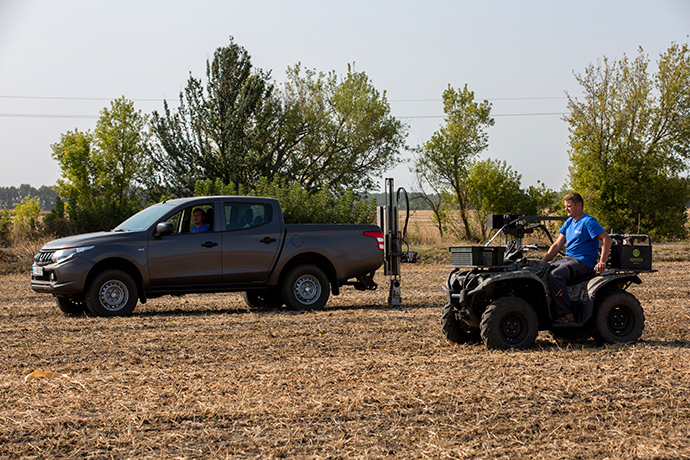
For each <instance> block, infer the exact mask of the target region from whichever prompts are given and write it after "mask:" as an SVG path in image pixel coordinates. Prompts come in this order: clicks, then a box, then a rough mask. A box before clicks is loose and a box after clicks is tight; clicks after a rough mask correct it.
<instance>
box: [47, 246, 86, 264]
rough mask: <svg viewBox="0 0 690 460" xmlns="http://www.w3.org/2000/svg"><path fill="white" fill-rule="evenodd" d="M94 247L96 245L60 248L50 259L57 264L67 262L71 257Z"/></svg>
mask: <svg viewBox="0 0 690 460" xmlns="http://www.w3.org/2000/svg"><path fill="white" fill-rule="evenodd" d="M93 248H94V246H83V247H81V248H69V249H60V250H57V251H55V253H53V255H52V257H51V258H50V261H51V262H53V263H56V264H61V263H63V262H67V261H68V260H70V259H73V258H74V257H76V256H77V254H81V253H82V252H84V251H88V250H89V249H93Z"/></svg>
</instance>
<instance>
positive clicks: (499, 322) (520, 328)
mask: <svg viewBox="0 0 690 460" xmlns="http://www.w3.org/2000/svg"><path fill="white" fill-rule="evenodd" d="M480 326H481V335H482V339H483V340H484V343H485V344H486V346H487V347H489V348H498V349H502V350H506V349H510V348H516V349H523V348H529V347H531V346H532V345H534V341H535V340H536V338H537V334H538V333H539V320H538V319H537V314H536V313H535V312H534V309H533V308H532V306H531V305H530V304H529V303H527V301H526V300H524V299H521V298H519V297H501V298H500V299H496V300H495V301H493V303H492V304H491V305H489V306H488V307H487V308H486V310H485V311H484V314H483V315H482V322H481V325H480Z"/></svg>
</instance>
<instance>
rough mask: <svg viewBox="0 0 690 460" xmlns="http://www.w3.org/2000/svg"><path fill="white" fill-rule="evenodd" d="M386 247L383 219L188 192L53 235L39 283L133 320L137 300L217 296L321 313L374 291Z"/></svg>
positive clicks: (34, 284)
mask: <svg viewBox="0 0 690 460" xmlns="http://www.w3.org/2000/svg"><path fill="white" fill-rule="evenodd" d="M195 214H196V216H195ZM199 230H201V231H199ZM383 246H384V244H383V233H382V232H381V229H380V228H379V227H377V226H376V225H330V224H329V225H323V224H310V225H297V224H294V225H293V224H290V225H285V223H284V221H283V213H282V210H281V208H280V204H279V202H278V200H275V199H272V198H260V197H240V196H213V197H198V198H182V199H175V200H168V201H164V202H162V203H159V204H156V205H153V206H151V207H149V208H146V209H144V210H143V211H141V212H139V213H137V214H135V215H134V216H132V217H130V218H129V219H127V220H126V221H124V222H123V223H122V224H120V225H119V226H118V227H117V228H115V229H114V230H112V231H110V232H100V233H89V234H83V235H76V236H71V237H67V238H61V239H57V240H54V241H51V242H50V243H48V244H46V245H45V246H43V248H41V250H40V251H39V252H38V254H36V256H35V258H34V264H33V266H32V268H31V288H32V289H33V290H34V291H36V292H41V293H48V294H52V295H53V296H55V298H56V301H57V305H58V307H59V308H60V309H61V310H62V311H63V312H64V313H65V314H67V315H80V314H83V313H87V314H92V315H96V316H126V315H130V314H131V313H132V311H133V310H134V307H135V306H136V304H137V300H139V301H141V302H142V303H145V302H146V299H147V298H154V297H159V296H162V295H167V294H173V295H181V294H188V293H210V292H243V293H244V299H245V301H246V302H247V304H249V305H250V306H252V307H268V306H272V307H274V306H281V305H287V306H288V307H289V308H293V309H302V310H304V309H314V310H316V309H321V308H322V307H323V306H324V305H325V304H326V302H327V301H328V297H329V294H330V292H332V293H333V295H337V294H339V293H340V287H341V286H343V285H346V284H349V285H353V286H354V287H355V288H356V289H360V290H364V289H375V288H376V284H375V283H374V280H373V275H374V272H375V271H376V269H377V268H378V267H380V266H381V264H382V263H383Z"/></svg>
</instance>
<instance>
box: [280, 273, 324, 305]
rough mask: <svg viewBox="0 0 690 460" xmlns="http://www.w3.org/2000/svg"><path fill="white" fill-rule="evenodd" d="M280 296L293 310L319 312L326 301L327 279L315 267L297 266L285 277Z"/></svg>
mask: <svg viewBox="0 0 690 460" xmlns="http://www.w3.org/2000/svg"><path fill="white" fill-rule="evenodd" d="M281 291H282V292H281V294H282V298H283V301H284V302H285V305H287V307H288V308H292V309H294V310H321V309H322V308H323V307H324V305H326V302H327V301H328V295H329V285H328V278H327V277H326V275H325V274H324V272H323V271H322V270H321V269H320V268H319V267H317V266H316V265H298V266H296V267H295V268H293V269H292V270H290V272H289V273H288V275H287V276H286V277H285V281H284V283H283V286H282V289H281Z"/></svg>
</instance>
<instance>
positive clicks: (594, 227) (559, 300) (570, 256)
mask: <svg viewBox="0 0 690 460" xmlns="http://www.w3.org/2000/svg"><path fill="white" fill-rule="evenodd" d="M563 204H564V205H565V212H566V213H567V214H568V220H567V221H566V222H565V223H564V224H563V226H562V227H561V228H560V230H558V233H559V235H558V238H557V239H556V241H555V242H554V243H553V244H552V245H551V247H550V248H549V251H548V252H547V253H546V255H545V256H544V258H543V259H542V260H543V261H544V262H548V261H550V260H551V259H553V258H554V257H555V256H556V254H558V253H559V252H560V251H561V249H563V246H564V245H567V246H566V250H565V257H564V258H562V259H560V260H557V261H556V262H554V263H553V264H551V265H552V268H551V271H550V272H549V287H550V291H551V299H552V302H553V304H552V305H553V310H554V314H555V316H556V320H555V322H556V323H573V322H575V316H574V315H573V311H572V308H571V306H570V299H569V298H568V296H567V295H566V292H567V289H566V286H567V284H568V283H569V282H572V281H574V280H576V279H577V278H582V277H584V276H587V275H589V274H590V273H592V270H594V271H596V272H597V273H601V272H603V271H604V270H605V269H606V261H607V260H608V258H609V252H610V250H611V237H610V236H609V234H608V233H606V231H605V230H604V229H603V228H602V227H601V225H599V222H597V220H596V219H595V218H594V217H592V216H590V215H589V214H587V213H585V211H584V200H583V199H582V196H580V194H579V193H575V192H573V193H569V194H567V195H566V196H565V198H563ZM600 241H601V243H602V247H601V256H600V258H599V262H598V263H597V262H596V260H597V256H598V249H599V242H600ZM595 263H596V265H595Z"/></svg>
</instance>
